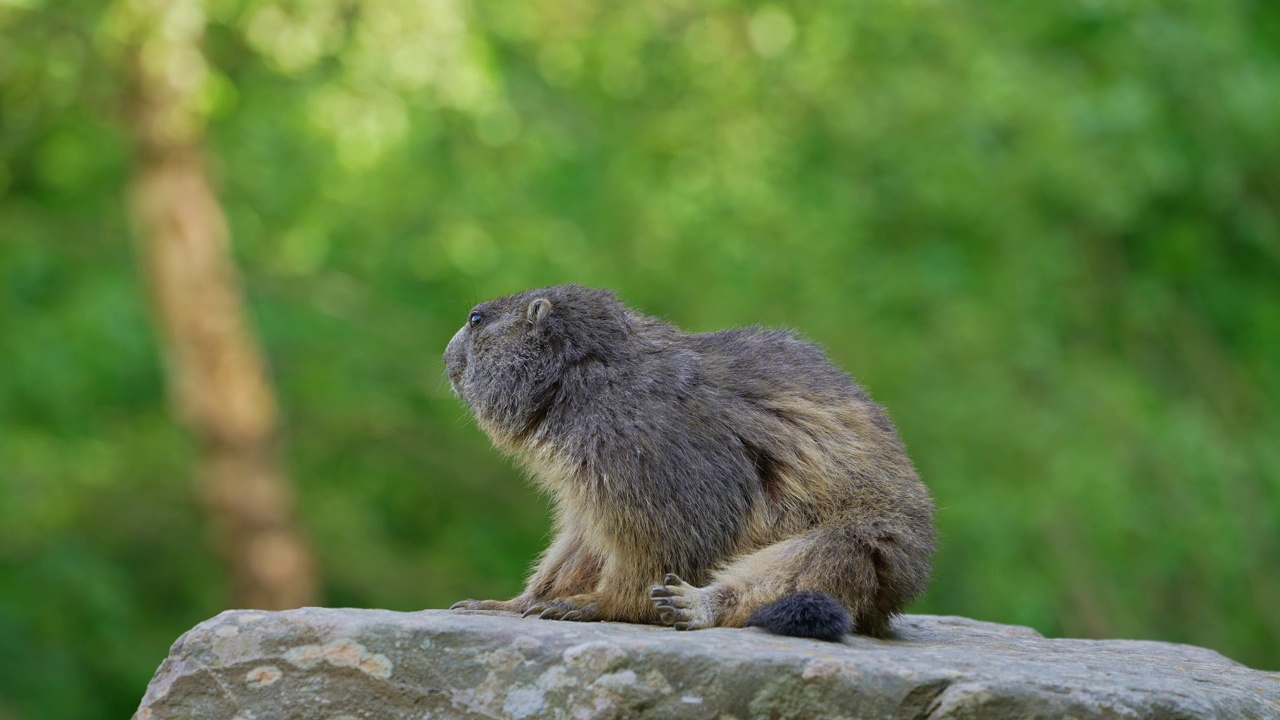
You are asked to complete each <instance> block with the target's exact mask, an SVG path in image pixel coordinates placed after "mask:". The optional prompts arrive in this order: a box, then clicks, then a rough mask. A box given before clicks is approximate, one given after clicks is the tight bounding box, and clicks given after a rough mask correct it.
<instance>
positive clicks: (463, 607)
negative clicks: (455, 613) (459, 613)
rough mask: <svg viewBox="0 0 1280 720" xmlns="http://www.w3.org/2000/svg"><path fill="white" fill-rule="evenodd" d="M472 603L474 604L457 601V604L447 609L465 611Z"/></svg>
mask: <svg viewBox="0 0 1280 720" xmlns="http://www.w3.org/2000/svg"><path fill="white" fill-rule="evenodd" d="M473 602H475V600H459V601H458V602H456V603H454V604H452V605H450V606H449V609H450V610H466V609H467V608H468V607H470V606H471V603H473Z"/></svg>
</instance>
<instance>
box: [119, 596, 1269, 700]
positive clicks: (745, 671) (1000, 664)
mask: <svg viewBox="0 0 1280 720" xmlns="http://www.w3.org/2000/svg"><path fill="white" fill-rule="evenodd" d="M894 630H895V632H896V638H895V639H893V640H874V639H871V638H866V637H861V636H848V637H846V638H845V640H844V641H843V642H842V643H824V642H818V641H813V640H801V639H793V638H780V637H775V636H771V635H768V634H765V633H764V632H763V631H760V630H757V629H754V628H752V629H746V630H735V629H727V628H716V629H712V630H699V631H696V632H686V633H679V632H675V631H673V630H670V629H667V628H659V627H649V626H642V625H626V624H620V623H575V622H556V621H549V620H535V619H529V620H524V619H520V618H517V617H514V616H509V615H504V614H500V613H480V612H449V611H444V610H427V611H423V612H420V613H394V612H388V611H382V610H326V609H320V608H306V609H302V610H293V611H289V612H278V613H267V612H251V611H232V612H225V613H222V614H221V615H218V616H217V617H215V618H213V619H212V620H209V621H207V622H204V623H201V624H200V625H198V626H196V627H195V628H194V629H192V630H191V631H190V632H188V633H187V634H185V635H183V636H182V637H181V638H179V639H178V641H177V642H176V643H174V646H173V649H172V650H171V651H170V655H169V658H168V659H167V660H165V661H164V664H163V665H161V666H160V669H159V671H158V672H157V673H156V676H155V678H154V679H152V681H151V685H150V686H149V687H148V688H147V693H146V696H145V697H144V698H143V700H142V705H141V707H140V708H139V709H138V712H137V713H136V714H135V715H134V718H135V720H159V719H161V718H174V719H178V718H181V719H182V720H202V719H204V718H209V719H213V718H216V719H217V720H270V719H275V718H316V719H319V720H354V719H355V718H413V719H415V720H422V719H425V718H514V719H515V720H522V719H525V718H529V719H533V718H566V719H583V720H586V719H588V718H739V719H741V720H747V719H749V718H895V719H897V718H901V719H904V720H925V719H927V720H940V719H942V718H975V719H977V718H982V719H990V720H1000V719H1002V718H1152V719H1159V720H1172V719H1175V718H1176V719H1179V720H1181V719H1183V718H1250V719H1255V718H1256V719H1268V718H1280V673H1273V672H1262V671H1257V670H1250V669H1249V668H1247V667H1244V666H1243V665H1239V664H1237V663H1235V662H1232V661H1230V660H1228V659H1226V658H1224V657H1223V656H1221V655H1219V654H1217V653H1215V652H1212V651H1210V650H1205V649H1203V648H1197V647H1191V646H1187V645H1174V644H1170V643H1159V642H1142V641H1131V640H1046V639H1045V638H1043V637H1041V636H1040V635H1038V634H1037V633H1036V632H1035V631H1033V630H1030V629H1028V628H1022V627H1013V626H1007V625H996V624H992V623H984V622H977V621H974V620H967V619H964V618H955V617H937V616H928V615H911V616H906V617H902V618H898V620H897V621H896V622H895V625H894Z"/></svg>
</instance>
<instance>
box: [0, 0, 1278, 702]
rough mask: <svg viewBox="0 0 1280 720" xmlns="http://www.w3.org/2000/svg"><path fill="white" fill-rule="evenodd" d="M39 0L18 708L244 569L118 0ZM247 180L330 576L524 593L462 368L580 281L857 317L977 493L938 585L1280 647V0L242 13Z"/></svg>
mask: <svg viewBox="0 0 1280 720" xmlns="http://www.w3.org/2000/svg"><path fill="white" fill-rule="evenodd" d="M140 1H142V0H117V2H115V3H114V4H103V3H99V2H92V1H90V0H60V1H59V2H57V3H55V2H50V1H49V0H0V36H2V37H3V40H2V41H0V430H2V431H0V657H4V658H7V659H8V661H7V662H6V670H5V672H4V673H0V719H3V720H8V719H10V718H24V719H25V718H48V719H50V720H57V719H61V718H73V717H75V718H109V717H111V718H118V717H122V716H123V715H124V714H127V713H129V712H131V711H132V710H133V708H135V707H136V704H137V702H138V700H139V698H140V697H141V693H142V689H143V687H144V686H145V683H146V681H147V679H148V678H149V677H150V675H151V673H152V672H153V671H154V670H155V667H156V665H157V664H158V663H159V661H160V660H161V659H162V658H163V656H164V654H165V651H166V648H167V646H168V644H169V643H170V642H172V641H173V639H175V638H176V637H177V636H178V634H180V633H181V632H182V631H184V630H185V629H187V628H188V627H189V626H191V625H193V624H194V623H196V622H198V621H200V620H202V619H204V618H206V617H208V616H210V615H212V614H214V613H216V612H217V611H219V610H220V609H222V608H223V607H224V604H225V602H226V593H227V586H226V582H225V578H224V576H223V575H222V573H221V570H220V568H219V566H218V563H217V561H216V559H215V557H214V556H213V553H212V551H211V547H210V542H209V537H208V535H207V531H206V529H205V527H204V524H203V523H202V518H201V517H200V513H199V508H198V507H197V506H196V504H195V501H194V498H193V496H192V489H193V488H192V484H191V480H190V464H191V459H192V448H191V446H190V444H189V442H188V441H187V440H186V439H185V438H184V437H183V436H182V435H181V434H180V433H179V432H178V431H177V430H176V429H175V428H174V426H173V424H172V422H171V421H170V419H169V417H168V415H167V408H166V406H165V402H164V397H163V391H162V382H161V374H160V369H159V365H158V360H157V356H156V347H155V341H154V339H153V338H152V332H151V327H150V324H149V321H148V318H147V308H146V294H145V290H144V288H143V286H142V283H141V282H140V278H139V273H138V272H137V269H136V267H135V259H134V253H133V252H132V247H131V240H130V234H129V227H128V222H127V218H126V217H125V211H124V206H125V203H124V188H125V184H126V182H127V177H128V173H129V167H130V163H131V158H130V152H129V147H128V142H127V136H126V134H125V133H124V131H123V126H124V123H123V120H122V107H123V99H124V98H125V97H126V96H127V90H128V89H127V87H126V84H125V82H124V79H123V77H124V73H123V68H122V60H121V59H122V57H123V56H124V53H123V49H122V48H121V46H120V43H121V37H122V31H121V30H120V22H119V16H120V14H121V13H122V12H125V11H127V10H128V7H129V4H130V3H133V2H140ZM207 9H208V15H207V18H206V21H207V24H208V35H207V38H206V52H207V55H208V60H209V64H210V75H209V76H208V78H206V80H205V82H204V91H203V93H204V95H203V96H204V97H205V98H206V102H205V103H204V110H205V112H206V114H207V117H208V121H209V132H210V140H209V146H210V147H209V149H210V155H211V159H212V160H213V163H212V167H213V172H214V174H215V176H216V181H217V184H218V186H219V188H220V192H221V194H222V197H223V200H224V201H225V205H226V209H227V212H228V215H229V218H230V222H231V226H232V232H233V237H234V242H235V248H234V249H235V252H236V255H237V258H238V260H239V261H240V263H241V266H242V268H243V271H244V273H245V275H246V289H247V292H248V293H249V295H250V299H251V302H252V307H253V311H254V314H255V322H256V326H257V328H258V330H259V331H260V333H261V336H262V338H263V342H264V343H265V345H266V348H267V350H268V353H269V355H270V360H271V364H272V367H273V372H274V377H275V380H276V383H277V385H278V390H279V394H280V399H281V403H282V406H283V409H284V415H285V423H286V438H285V441H286V447H287V458H288V463H289V466H290V468H291V470H292V473H293V476H294V478H295V481H296V483H297V485H298V489H299V496H300V505H301V512H302V518H303V521H304V523H305V525H306V527H307V529H308V532H309V533H310V536H311V538H312V541H313V543H314V547H315V550H316V553H317V554H318V556H319V559H320V562H321V566H322V572H323V574H324V580H325V586H324V591H325V597H324V601H325V602H326V603H327V604H329V605H352V606H361V607H389V608H393V609H399V610H413V609H418V608H422V607H441V606H445V605H447V604H448V603H450V602H452V601H454V600H457V599H460V598H464V597H506V596H509V595H511V594H514V593H515V592H516V591H517V590H518V589H519V587H520V585H521V578H522V574H523V571H524V568H525V567H526V566H527V565H528V563H529V562H530V560H531V559H532V558H533V556H534V555H535V554H536V553H537V551H538V550H539V549H540V548H541V547H542V546H543V544H544V542H545V533H546V529H547V511H546V506H545V503H544V501H543V500H542V499H540V498H538V497H537V496H536V494H534V493H533V492H532V491H531V490H529V489H528V488H527V487H526V486H525V485H523V484H522V483H521V482H520V480H519V479H518V477H517V473H516V472H515V471H514V470H513V469H512V468H511V467H510V466H509V464H508V463H507V462H506V461H504V460H503V459H502V458H500V457H499V456H498V455H497V454H496V453H495V452H494V451H493V450H491V449H490V448H489V447H488V445H487V442H486V441H485V439H484V438H483V437H482V435H481V434H480V432H479V431H478V430H477V429H476V428H475V427H474V425H473V424H472V423H471V422H470V421H469V420H468V419H467V417H466V414H465V412H464V411H463V409H462V407H461V406H460V405H459V404H458V403H457V402H456V401H455V400H454V399H453V398H452V397H451V396H450V394H449V392H448V390H447V386H446V385H445V383H444V382H443V381H442V379H441V378H442V368H441V364H440V362H439V359H438V358H439V354H440V352H441V351H442V349H443V346H444V344H445V342H446V341H447V339H448V338H449V336H450V335H451V334H452V332H453V331H454V329H455V327H457V326H459V325H460V324H461V322H462V320H463V318H464V316H465V313H466V311H467V309H468V308H469V307H470V305H471V304H472V303H473V302H474V301H477V300H480V299H485V298H488V297H490V296H494V295H498V294H505V293H508V292H512V291H516V290H519V289H523V288H526V287H531V286H537V285H543V284H551V283H558V282H564V281H577V282H582V283H585V284H590V285H597V286H607V287H611V288H614V289H616V290H618V291H619V292H620V294H621V296H622V297H623V298H624V300H626V301H628V302H629V303H631V304H633V305H635V306H638V307H639V308H642V309H643V310H645V311H647V312H650V313H652V314H658V315H662V316H665V317H667V318H669V319H671V320H673V321H675V322H677V323H678V324H680V325H681V326H683V327H685V328H686V329H690V330H710V329H715V328H721V327H725V326H731V325H742V324H750V323H762V324H766V325H787V326H791V327H795V328H797V329H799V330H800V331H802V332H803V333H804V334H806V335H808V336H809V337H811V338H813V339H815V340H817V341H819V342H821V343H823V344H824V345H825V346H826V347H827V348H828V349H829V351H830V354H831V356H832V357H833V359H835V360H836V361H837V363H839V364H840V365H841V366H843V367H845V368H847V369H849V370H850V371H851V372H853V373H854V374H855V375H856V376H857V377H858V378H859V379H860V380H861V381H862V382H863V383H864V384H865V385H866V386H867V387H868V388H869V389H870V390H871V392H872V393H873V395H874V396H875V397H876V398H877V399H878V400H880V401H881V402H882V403H884V404H885V405H887V406H888V408H889V409H890V412H891V414H892V415H893V417H894V418H895V420H896V421H897V423H898V424H899V426H900V428H901V430H902V433H903V435H904V437H905V439H906V441H907V443H908V445H909V446H910V447H911V449H912V452H913V455H914V457H915V459H916V462H917V464H918V465H919V466H920V469H921V471H922V474H923V475H924V477H925V479H926V481H927V482H928V483H929V484H930V486H931V487H932V489H933V492H934V494H935V496H936V498H937V501H938V505H939V508H940V512H939V524H940V527H941V534H942V545H941V551H940V552H939V554H938V556H937V558H936V561H937V563H936V564H937V572H936V576H935V581H934V583H933V587H932V590H931V592H930V593H929V595H928V596H927V597H926V598H925V599H924V600H923V601H922V602H920V603H919V604H918V605H917V607H916V608H915V609H916V610H917V611H923V612H939V613H954V614H963V615H969V616H973V617H977V618H983V619H990V620H996V621H1001V622H1012V623H1024V624H1029V625H1032V626H1034V627H1036V628H1038V629H1040V630H1041V631H1043V632H1045V633H1047V634H1053V635H1072V636H1086V637H1089V636H1118V637H1141V638H1156V639H1165V640H1176V641H1183V642H1191V643H1197V644H1201V645H1206V646H1208V647H1211V648H1215V649H1217V650H1220V651H1222V652H1224V653H1226V654H1227V655H1229V656H1231V657H1233V658H1235V659H1238V660H1241V661H1243V662H1246V663H1249V664H1252V665H1255V666H1261V667H1266V668H1271V669H1277V668H1280V614H1277V613H1276V608H1278V607H1280V573H1278V572H1277V569H1278V568H1280V5H1276V4H1275V3H1268V2H1261V1H1259V0H1164V1H1161V2H1156V1H1155V0H1133V1H1131V2H1124V3H1119V2H1106V1H1105V0H1043V1H1042V2H1038V3H1001V4H995V5H992V4H990V3H976V2H953V3H942V2H924V1H921V0H913V1H909V2H902V1H901V0H893V1H889V0H857V1H856V2H835V1H834V0H808V1H806V2H798V3H794V4H788V5H781V4H777V5H761V4H758V3H743V2H738V1H736V0H706V1H705V2H701V3H691V2H687V1H686V0H656V1H655V2H646V3H630V4H626V3H623V4H619V3H608V2H600V1H598V0H596V1H593V0H562V1H561V2H549V1H547V0H491V1H489V2H484V3H468V2H463V1H462V0H430V1H428V0H294V1H284V2H277V1H273V0H210V2H209V4H208V8H207Z"/></svg>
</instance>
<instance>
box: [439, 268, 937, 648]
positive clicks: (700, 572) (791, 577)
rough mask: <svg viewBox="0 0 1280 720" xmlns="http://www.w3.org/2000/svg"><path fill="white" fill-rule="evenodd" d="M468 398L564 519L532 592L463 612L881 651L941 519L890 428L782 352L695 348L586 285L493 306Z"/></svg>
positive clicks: (464, 390) (469, 331)
mask: <svg viewBox="0 0 1280 720" xmlns="http://www.w3.org/2000/svg"><path fill="white" fill-rule="evenodd" d="M444 362H445V366H446V368H447V371H448V375H449V379H450V381H451V384H452V386H453V390H454V392H455V393H457V395H458V396H459V397H460V398H461V399H462V400H463V402H465V403H466V404H467V406H468V407H469V408H470V409H471V411H472V412H473V413H474V414H475V417H476V420H477V421H478V422H479V425H480V427H481V428H482V429H483V430H484V431H485V433H487V434H488V435H489V437H490V438H491V439H492V441H493V443H494V444H495V445H496V446H497V447H498V448H499V449H501V450H502V451H504V452H507V453H509V454H511V455H513V456H515V457H516V458H517V459H518V460H519V461H520V462H521V463H522V464H523V465H525V466H526V468H527V469H528V471H529V472H530V473H531V474H532V476H533V478H534V479H535V481H536V483H537V485H538V486H540V487H541V488H542V489H544V490H545V491H546V492H548V493H549V494H550V495H551V498H552V499H553V501H554V505H555V539H554V541H553V542H552V543H551V547H550V548H548V549H547V551H546V552H545V553H543V555H542V557H541V559H540V560H539V562H538V564H537V567H536V569H535V570H534V572H533V576H532V578H531V579H530V580H529V583H528V586H527V587H526V588H525V590H524V592H522V593H521V594H520V595H518V596H517V597H515V598H512V599H511V600H504V601H498V600H463V601H462V602H459V603H456V604H455V605H454V606H453V607H454V608H463V609H480V610H506V611H514V612H519V613H523V614H525V615H535V616H538V617H541V618H547V619H558V620H580V621H590V620H617V621H625V622H638V623H654V624H658V623H661V624H666V625H671V626H673V627H675V628H676V629H677V630H693V629H697V628H707V627H715V626H723V627H742V626H748V625H758V626H761V627H763V628H765V629H766V630H769V631H772V632H775V633H780V634H784V635H798V636H805V637H816V638H823V639H836V638H838V637H840V636H841V635H843V634H844V633H846V632H849V631H856V632H860V633H866V634H869V635H875V636H883V635H885V634H886V633H887V632H888V629H889V621H890V618H891V617H892V616H893V615H894V614H896V613H899V612H901V611H902V609H903V608H905V607H906V606H907V604H908V603H910V602H911V601H912V600H913V599H915V598H916V597H917V596H918V595H920V593H921V592H923V591H924V589H925V585H926V584H927V582H928V579H929V572H930V563H929V557H930V555H931V554H932V552H933V549H934V528H933V502H932V501H931V500H930V498H929V493H928V490H927V489H926V488H925V486H924V485H923V484H922V483H921V481H920V479H919V476H918V475H917V474H916V470H915V468H914V467H913V465H912V463H911V461H910V460H909V459H908V458H907V454H906V450H905V448H904V447H903V444H902V442H901V440H899V439H898V434H897V432H896V431H895V430H894V427H893V425H892V423H890V422H889V419H888V418H887V417H886V416H885V413H884V410H883V408H881V407H880V406H879V405H877V404H876V403H874V402H872V401H871V400H870V399H869V398H868V397H867V394H866V392H865V391H864V390H863V389H862V388H861V387H859V386H858V385H857V384H856V383H855V382H854V381H853V380H852V379H851V378H850V377H849V376H848V375H846V374H845V373H844V372H842V371H841V370H839V369H838V368H836V367H835V366H834V365H832V363H831V362H830V361H828V360H827V359H826V357H825V356H824V354H823V352H822V350H821V349H820V348H819V347H818V346H816V345H814V344H812V343H810V342H806V341H805V340H802V339H801V338H799V337H797V336H796V335H795V334H793V333H791V332H788V331H785V330H765V329H761V328H746V329H735V330H724V331H721V332H713V333H706V334H686V333H684V332H681V331H680V330H679V329H678V328H676V327H674V326H672V325H670V324H668V323H665V322H663V321H661V320H658V319H655V318H651V317H646V316H644V315H642V314H640V313H638V312H635V311H634V310H631V309H630V308H627V307H626V306H624V305H623V304H622V303H621V302H619V301H618V300H617V298H616V297H615V296H614V295H613V293H611V292H608V291H604V290H594V289H589V288H584V287H580V286H577V285H563V286H559V287H551V288H544V289H540V290H529V291H527V292H523V293H519V294H517V295H511V296H509V297H504V298H499V299H497V300H492V301H489V302H486V303H481V304H480V305H477V306H476V307H475V308H474V309H473V310H472V311H471V312H470V314H469V315H468V317H467V321H466V323H465V324H464V325H463V327H462V329H461V330H459V331H458V333H457V334H456V335H454V336H453V339H452V340H450V341H449V346H448V348H447V349H446V350H445V353H444Z"/></svg>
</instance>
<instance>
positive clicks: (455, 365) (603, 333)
mask: <svg viewBox="0 0 1280 720" xmlns="http://www.w3.org/2000/svg"><path fill="white" fill-rule="evenodd" d="M631 317H632V316H631V313H630V312H629V311H628V310H627V308H626V307H625V306H623V305H622V303H620V302H618V300H617V298H616V297H614V295H613V293H611V292H608V291H606V290H593V289H590V288H584V287H581V286H578V285H560V286H557V287H551V288H542V289H539V290H527V291H525V292H522V293H519V294H516V295H509V296H507V297H502V298H498V299H496V300H490V301H488V302H484V303H480V304H479V305H477V306H475V307H474V308H472V309H471V312H469V313H468V314H467V320H466V322H465V323H464V324H463V326H462V329H461V330H459V331H458V332H457V334H455V335H454V336H453V339H452V340H450V341H449V346H448V347H447V348H445V351H444V364H445V369H446V371H447V372H448V374H449V382H450V384H451V385H452V386H453V391H454V392H455V393H457V395H458V397H460V398H462V401H463V402H465V403H466V404H467V406H468V407H469V408H471V411H472V412H473V413H475V415H476V418H477V419H478V420H479V421H480V422H481V426H482V427H484V429H485V430H486V431H487V432H489V434H490V435H494V434H495V433H497V434H501V435H507V436H519V435H523V434H524V433H526V432H528V431H529V430H531V429H532V425H533V424H534V423H536V422H537V421H538V420H539V419H540V418H541V417H542V416H543V415H545V413H546V409H547V407H548V406H549V404H550V403H551V402H552V401H554V399H555V397H556V394H557V393H559V392H561V391H562V390H563V388H562V383H563V382H564V381H565V379H566V374H567V373H570V372H571V371H572V370H573V369H575V368H578V367H580V366H582V365H584V364H587V363H600V364H603V365H609V364H611V363H612V362H614V361H616V360H617V359H619V358H621V357H623V356H624V355H625V354H626V353H627V352H628V348H629V343H628V340H629V338H630V337H631ZM494 439H495V440H497V439H499V438H497V437H495V438H494Z"/></svg>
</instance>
